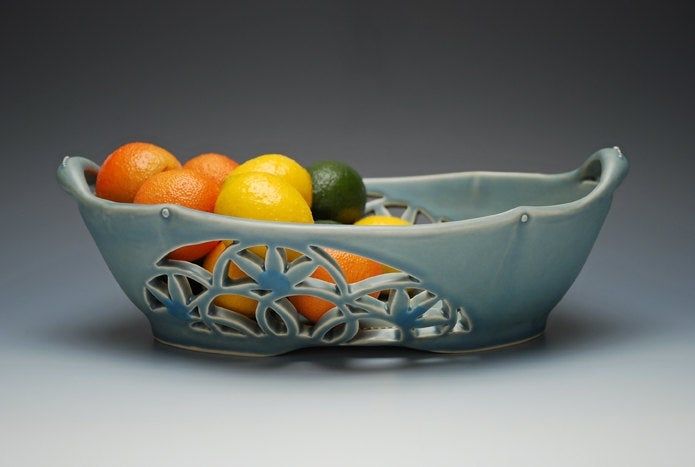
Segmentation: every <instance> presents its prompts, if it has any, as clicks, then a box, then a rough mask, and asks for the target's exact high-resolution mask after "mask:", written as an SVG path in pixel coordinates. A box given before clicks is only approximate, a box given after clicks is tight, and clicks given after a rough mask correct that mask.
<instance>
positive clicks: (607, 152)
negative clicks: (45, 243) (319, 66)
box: [57, 146, 629, 237]
mask: <svg viewBox="0 0 695 467" xmlns="http://www.w3.org/2000/svg"><path fill="white" fill-rule="evenodd" d="M597 161H598V163H600V168H601V170H600V176H599V178H598V181H596V182H594V183H595V186H594V188H593V189H592V190H591V191H589V192H588V193H587V194H585V195H584V196H582V197H580V198H577V199H575V200H572V201H569V202H566V203H559V204H548V205H518V206H515V207H513V208H510V209H508V210H505V211H501V212H498V213H493V214H488V215H485V216H479V217H474V218H469V219H461V220H451V221H447V222H436V223H428V224H413V225H410V226H406V228H403V227H399V228H393V226H355V225H350V224H342V225H331V224H300V223H290V222H273V221H265V220H255V219H245V218H240V217H234V216H223V215H219V214H215V213H209V212H203V211H197V210H194V209H190V208H187V207H184V206H179V205H175V204H166V203H165V204H132V203H120V202H116V201H111V200H107V199H103V198H99V197H97V196H96V195H95V194H94V193H93V192H92V190H91V189H90V187H89V183H88V181H87V176H92V177H95V176H96V173H97V172H98V171H99V168H100V166H99V165H98V164H96V163H95V162H93V161H91V160H90V159H88V158H85V157H80V156H66V157H65V158H64V159H63V161H62V163H61V164H60V166H59V167H58V173H57V177H58V181H59V183H60V185H61V186H62V187H63V189H64V190H65V191H66V192H68V194H70V195H71V196H72V197H73V198H75V199H76V201H77V202H78V203H79V204H80V205H87V206H91V207H98V208H100V209H105V210H109V211H111V212H119V213H120V212H127V213H131V214H132V213H136V214H139V215H146V216H160V215H162V213H163V210H164V209H166V210H168V212H169V213H172V214H176V215H180V216H187V217H190V218H191V219H193V220H197V221H201V222H202V221H205V222H215V223H219V224H221V225H227V226H230V227H232V226H234V225H238V224H241V225H246V226H262V227H265V228H268V227H270V228H279V227H282V228H283V229H288V230H292V231H295V230H296V231H297V232H304V233H310V232H319V231H323V232H326V231H332V232H336V231H340V232H342V233H349V234H350V235H365V234H367V235H369V236H373V235H378V236H382V235H384V236H393V235H397V236H399V237H400V236H409V234H412V233H416V232H417V233H418V234H420V233H423V232H432V231H436V232H444V231H449V230H452V229H460V228H463V227H471V226H477V225H481V224H490V223H495V222H498V221H506V220H508V219H510V218H518V219H520V220H521V222H527V221H528V220H529V219H530V218H533V217H539V216H540V217H547V216H553V215H558V214H572V213H575V212H577V211H579V210H582V209H584V208H585V207H586V206H588V205H589V204H592V203H595V202H597V201H599V200H601V199H604V198H606V197H610V196H612V194H613V192H614V191H615V190H616V189H617V187H618V186H619V185H620V183H621V182H622V180H623V179H624V178H625V176H626V175H627V172H628V169H629V164H628V161H627V158H626V157H625V156H624V155H623V153H622V151H621V150H620V148H619V147H618V146H614V147H611V148H603V149H601V150H599V151H597V152H595V153H593V154H592V155H591V156H589V157H588V158H587V159H586V161H585V162H584V163H583V164H582V165H581V166H580V167H579V168H577V169H575V170H571V171H569V172H562V173H554V174H547V173H528V172H495V171H463V172H449V173H440V174H430V175H411V176H401V177H375V178H365V179H364V182H365V185H367V186H368V187H369V186H370V185H374V184H380V183H393V182H418V181H434V182H436V181H440V180H451V179H458V178H463V177H480V176H486V177H496V178H518V177H525V178H535V179H549V178H553V179H563V178H564V179H567V180H574V181H580V182H581V181H582V180H583V179H585V178H586V176H587V172H588V170H590V167H591V166H592V165H593V164H595V163H596V162H597ZM367 191H368V193H370V190H369V188H368V189H367ZM524 216H526V217H524Z"/></svg>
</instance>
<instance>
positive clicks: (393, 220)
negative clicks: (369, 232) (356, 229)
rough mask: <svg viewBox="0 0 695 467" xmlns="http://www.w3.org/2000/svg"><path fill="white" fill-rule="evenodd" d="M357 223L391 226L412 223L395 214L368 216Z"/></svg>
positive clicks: (356, 223)
mask: <svg viewBox="0 0 695 467" xmlns="http://www.w3.org/2000/svg"><path fill="white" fill-rule="evenodd" d="M355 225H391V226H404V225H412V224H411V223H410V222H408V221H407V220H405V219H401V218H400V217H393V216H367V217H363V218H362V219H360V220H358V221H357V222H355Z"/></svg>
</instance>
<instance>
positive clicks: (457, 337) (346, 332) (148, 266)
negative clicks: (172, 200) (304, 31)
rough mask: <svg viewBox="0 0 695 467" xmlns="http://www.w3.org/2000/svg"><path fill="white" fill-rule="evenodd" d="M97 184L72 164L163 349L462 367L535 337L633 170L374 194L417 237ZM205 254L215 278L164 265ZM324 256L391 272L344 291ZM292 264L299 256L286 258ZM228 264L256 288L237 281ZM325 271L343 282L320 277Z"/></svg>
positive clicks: (420, 182) (102, 244)
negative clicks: (203, 246) (416, 358)
mask: <svg viewBox="0 0 695 467" xmlns="http://www.w3.org/2000/svg"><path fill="white" fill-rule="evenodd" d="M98 170H99V166H98V165H97V164H95V163H93V162H91V161H89V160H87V159H85V158H81V157H69V158H65V160H64V161H63V163H62V164H61V165H60V167H59V168H58V180H59V182H60V184H61V185H62V187H63V188H64V189H65V190H66V191H67V192H68V193H69V194H70V195H71V196H72V197H73V198H74V199H75V200H76V201H77V203H78V206H79V210H80V213H81V215H82V218H83V219H84V222H85V224H86V225H87V228H88V229H89V231H90V233H91V234H92V237H93V238H94V241H95V242H96V244H97V246H98V248H99V250H100V252H101V254H102V256H103V257H104V260H105V261H106V264H107V265H108V267H109V269H110V270H111V272H112V273H113V276H114V277H115V278H116V281H117V282H118V284H119V285H120V286H121V288H122V289H123V291H124V292H125V293H126V295H127V296H128V297H129V298H130V300H131V301H132V302H133V303H134V304H135V305H136V306H137V307H138V308H139V309H140V310H142V312H143V313H144V314H145V315H146V316H147V318H148V319H149V321H150V323H151V326H152V332H153V334H154V336H155V338H156V339H158V340H160V341H162V342H164V343H167V344H171V345H174V346H178V347H184V348H187V349H193V350H204V351H210V352H221V353H230V354H243V355H277V354H281V353H285V352H288V351H291V350H294V349H298V348H302V347H310V346H326V345H342V346H347V345H397V346H405V347H410V348H415V349H422V350H429V351H435V352H465V351H473V350H483V349H490V348H496V347H500V346H505V345H511V344H515V343H519V342H523V341H526V340H529V339H532V338H534V337H536V336H539V335H541V334H542V333H543V330H544V328H545V323H546V319H547V317H548V314H549V313H550V311H551V310H552V309H553V307H554V306H555V305H556V304H557V303H558V301H559V300H560V299H561V298H562V296H563V295H564V294H565V292H566V291H567V290H568V289H569V287H570V286H571V285H572V283H573V282H574V280H575V278H576V277H577V275H578V274H579V271H580V270H581V268H582V266H583V264H584V262H585V261H586V258H587V256H588V255H589V252H590V251H591V248H592V246H593V244H594V241H595V240H596V237H597V235H598V233H599V230H600V229H601V225H602V224H603V221H604V219H605V217H606V215H607V213H608V210H609V208H610V205H611V199H612V196H613V193H614V191H615V190H616V188H617V187H618V185H620V183H621V181H622V180H623V178H624V177H625V175H626V174H627V171H628V162H627V160H626V158H625V157H624V155H623V154H622V153H621V152H620V150H619V149H618V148H617V147H616V148H606V149H602V150H600V151H598V152H596V153H595V154H593V155H591V156H590V157H589V158H588V159H587V161H586V162H584V164H582V166H581V167H580V168H578V169H576V170H573V171H571V172H566V173H561V174H554V175H543V174H524V173H493V172H463V173H451V174H442V175H428V176H415V177H395V178H375V179H367V180H365V184H366V185H367V189H368V191H369V193H370V194H371V195H372V199H371V200H370V201H369V202H368V205H367V210H368V212H373V213H376V214H389V213H390V214H394V213H397V214H398V215H400V216H401V217H403V218H405V219H407V220H409V221H417V222H418V223H417V224H416V225H413V226H411V227H377V226H375V227H358V226H343V225H328V224H321V225H319V224H317V225H307V224H289V223H271V222H261V221H254V220H248V219H240V218H234V217H225V216H220V215H216V214H210V213H205V212H200V211H195V210H191V209H187V208H184V207H181V206H176V205H136V204H124V203H116V202H112V201H108V200H104V199H100V198H98V197H96V196H95V195H94V191H93V188H92V186H91V185H92V184H93V181H94V179H95V176H96V174H97V172H98ZM423 221H424V222H425V223H421V222H423ZM212 240H226V241H228V243H229V245H230V246H229V247H228V248H227V249H226V250H225V251H224V253H223V254H221V255H220V257H219V258H218V260H217V263H216V265H215V267H214V269H213V270H212V272H208V271H207V270H206V269H204V268H203V267H201V266H200V265H199V264H196V263H192V262H185V261H174V260H170V259H167V254H168V253H169V252H171V251H172V250H174V249H176V248H178V247H181V246H184V245H190V244H197V243H201V242H205V241H212ZM258 245H264V246H267V247H268V249H267V254H266V255H265V257H264V258H261V257H259V256H257V255H256V254H254V253H253V252H251V250H249V248H250V247H253V246H258ZM326 248H331V249H337V250H343V251H347V252H352V253H356V254H359V255H362V256H366V257H369V258H372V259H374V260H376V261H379V262H381V263H384V264H387V265H389V266H391V269H389V272H385V273H384V274H381V275H379V276H376V277H371V278H368V279H366V280H363V281H360V282H356V283H347V281H346V280H345V278H344V276H343V274H342V271H341V270H340V267H339V266H338V264H337V263H336V262H335V261H334V260H333V259H332V257H331V256H330V255H328V254H327V253H326V252H325V249H326ZM288 249H290V250H295V251H296V252H299V253H301V255H300V256H299V257H298V258H297V254H296V253H295V254H292V255H289V258H288V255H287V254H286V252H287V251H288ZM256 251H257V250H256ZM230 262H233V263H235V264H236V265H237V266H239V268H240V269H241V270H242V271H244V272H245V273H246V275H247V276H248V278H246V279H243V280H238V281H234V280H231V279H230V278H229V276H228V274H227V271H228V265H229V264H230ZM318 267H323V268H324V269H325V270H326V271H328V273H329V274H330V276H331V277H332V278H333V279H332V282H334V283H330V282H325V281H321V280H318V279H316V278H313V277H311V275H312V273H313V272H314V271H315V270H316V269H317V268H318ZM394 271H395V272H394ZM220 295H241V296H244V297H247V298H250V299H253V300H255V301H256V302H257V307H256V311H255V316H251V317H249V316H245V315H243V314H241V313H237V312H235V311H234V310H232V309H228V308H224V307H222V306H218V305H216V304H215V298H216V297H218V296H220ZM293 295H309V296H314V297H317V298H321V299H323V300H326V301H329V302H331V303H332V304H333V305H334V307H333V308H332V309H331V310H330V311H329V312H327V313H326V314H324V315H323V316H322V317H321V319H320V320H319V321H318V322H316V323H312V322H309V321H308V320H307V319H305V318H304V317H303V316H302V315H301V314H299V313H297V311H296V310H295V308H294V306H293V305H292V301H291V300H290V299H288V297H291V296H293Z"/></svg>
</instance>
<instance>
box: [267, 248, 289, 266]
mask: <svg viewBox="0 0 695 467" xmlns="http://www.w3.org/2000/svg"><path fill="white" fill-rule="evenodd" d="M285 263H286V259H285V250H284V248H278V247H272V248H268V251H267V253H266V255H265V263H264V269H265V270H266V271H278V272H285Z"/></svg>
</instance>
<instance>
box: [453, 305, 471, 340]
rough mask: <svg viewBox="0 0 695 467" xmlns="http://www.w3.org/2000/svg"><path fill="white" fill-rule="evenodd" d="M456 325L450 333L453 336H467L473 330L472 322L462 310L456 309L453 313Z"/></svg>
mask: <svg viewBox="0 0 695 467" xmlns="http://www.w3.org/2000/svg"><path fill="white" fill-rule="evenodd" d="M455 316H456V318H457V319H456V325H455V326H454V327H453V328H452V330H451V332H452V333H455V334H467V333H469V332H471V331H472V330H473V322H472V321H471V319H470V317H469V316H468V314H467V313H466V310H464V309H463V308H458V309H457V310H456V313H455Z"/></svg>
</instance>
